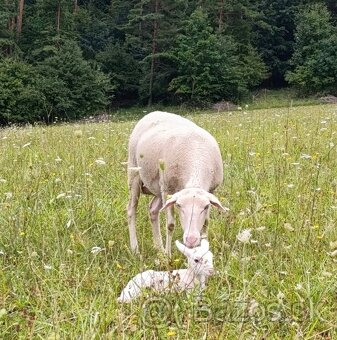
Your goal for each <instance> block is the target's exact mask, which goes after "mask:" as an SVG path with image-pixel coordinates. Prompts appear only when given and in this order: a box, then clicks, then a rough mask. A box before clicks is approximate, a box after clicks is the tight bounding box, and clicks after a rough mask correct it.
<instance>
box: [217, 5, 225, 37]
mask: <svg viewBox="0 0 337 340" xmlns="http://www.w3.org/2000/svg"><path fill="white" fill-rule="evenodd" d="M224 5H225V0H220V2H219V25H218V29H219V32H222V30H223V24H224Z"/></svg>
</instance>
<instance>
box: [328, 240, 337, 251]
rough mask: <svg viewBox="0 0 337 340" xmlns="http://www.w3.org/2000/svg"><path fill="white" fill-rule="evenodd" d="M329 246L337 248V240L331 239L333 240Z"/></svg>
mask: <svg viewBox="0 0 337 340" xmlns="http://www.w3.org/2000/svg"><path fill="white" fill-rule="evenodd" d="M329 246H330V249H332V250H333V249H336V248H337V241H334V242H332V241H331V242H330V243H329Z"/></svg>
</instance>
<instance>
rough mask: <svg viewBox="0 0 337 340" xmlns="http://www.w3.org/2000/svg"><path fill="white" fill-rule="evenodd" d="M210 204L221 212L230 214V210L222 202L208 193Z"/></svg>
mask: <svg viewBox="0 0 337 340" xmlns="http://www.w3.org/2000/svg"><path fill="white" fill-rule="evenodd" d="M207 197H208V199H209V202H210V203H211V204H212V205H213V206H214V207H216V208H218V209H219V210H221V211H223V212H228V211H229V209H228V208H226V207H223V206H222V205H221V203H220V201H219V200H218V199H217V198H216V197H215V196H214V195H213V194H211V193H208V195H207Z"/></svg>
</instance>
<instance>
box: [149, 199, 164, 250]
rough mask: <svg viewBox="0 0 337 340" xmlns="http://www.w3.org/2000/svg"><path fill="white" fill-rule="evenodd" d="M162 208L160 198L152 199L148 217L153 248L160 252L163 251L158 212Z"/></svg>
mask: <svg viewBox="0 0 337 340" xmlns="http://www.w3.org/2000/svg"><path fill="white" fill-rule="evenodd" d="M161 207H162V203H161V198H160V197H157V196H156V197H154V198H153V199H152V201H151V202H150V205H149V215H150V219H151V224H152V232H153V241H154V246H155V247H156V248H157V249H158V250H161V251H164V247H163V240H162V237H161V233H160V223H159V210H160V209H161Z"/></svg>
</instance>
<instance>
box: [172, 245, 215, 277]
mask: <svg viewBox="0 0 337 340" xmlns="http://www.w3.org/2000/svg"><path fill="white" fill-rule="evenodd" d="M176 246H177V248H178V249H179V251H180V252H182V253H183V254H184V255H185V256H186V257H187V261H188V267H189V268H190V269H192V270H193V271H194V273H195V274H196V275H198V276H201V275H204V276H210V275H213V274H214V267H213V254H212V252H211V251H210V250H209V243H208V241H207V240H205V239H202V240H201V242H200V246H198V247H195V248H192V249H191V248H188V247H186V246H185V245H184V244H182V243H180V242H179V241H178V240H176Z"/></svg>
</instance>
